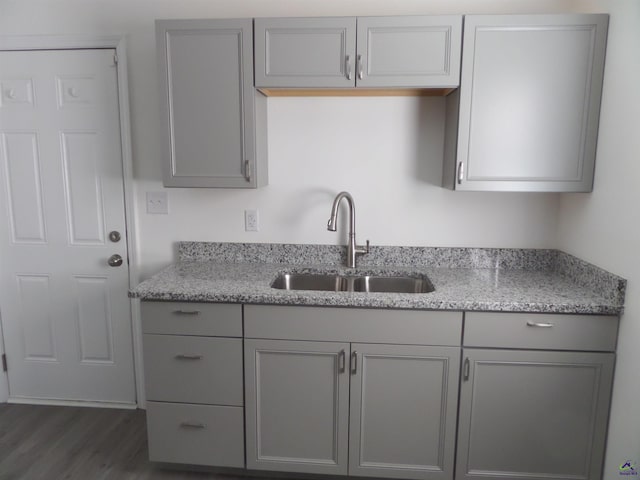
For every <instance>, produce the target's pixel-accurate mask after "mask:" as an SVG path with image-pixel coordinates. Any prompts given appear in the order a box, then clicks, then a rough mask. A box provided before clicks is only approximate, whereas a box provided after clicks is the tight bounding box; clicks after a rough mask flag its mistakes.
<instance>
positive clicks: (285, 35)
mask: <svg viewBox="0 0 640 480" xmlns="http://www.w3.org/2000/svg"><path fill="white" fill-rule="evenodd" d="M255 36H256V55H255V64H256V87H307V88H309V87H353V86H354V85H355V62H356V59H355V53H356V19H355V17H330V18H256V19H255Z"/></svg>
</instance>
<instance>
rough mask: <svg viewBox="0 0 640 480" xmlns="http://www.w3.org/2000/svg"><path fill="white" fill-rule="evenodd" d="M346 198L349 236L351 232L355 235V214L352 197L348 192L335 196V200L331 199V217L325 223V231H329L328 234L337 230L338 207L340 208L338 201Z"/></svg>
mask: <svg viewBox="0 0 640 480" xmlns="http://www.w3.org/2000/svg"><path fill="white" fill-rule="evenodd" d="M343 198H346V200H347V203H348V204H349V219H350V223H351V225H350V227H351V228H350V229H349V234H351V233H352V232H353V233H355V221H356V219H355V217H356V212H355V208H356V207H355V205H354V203H353V197H352V196H351V194H350V193H349V192H340V193H339V194H338V195H336V198H334V199H333V205H331V217H330V218H329V221H328V222H327V230H329V231H330V232H335V231H336V230H337V229H338V225H337V223H338V207H339V206H340V201H341V200H342V199H343Z"/></svg>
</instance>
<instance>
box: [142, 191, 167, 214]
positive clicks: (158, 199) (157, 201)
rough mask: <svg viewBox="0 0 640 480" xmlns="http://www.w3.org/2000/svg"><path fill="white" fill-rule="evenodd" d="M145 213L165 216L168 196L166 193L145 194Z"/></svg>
mask: <svg viewBox="0 0 640 480" xmlns="http://www.w3.org/2000/svg"><path fill="white" fill-rule="evenodd" d="M147 213H152V214H160V215H167V214H168V213H169V196H168V195H167V192H147Z"/></svg>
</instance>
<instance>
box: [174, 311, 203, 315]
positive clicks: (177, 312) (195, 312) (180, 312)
mask: <svg viewBox="0 0 640 480" xmlns="http://www.w3.org/2000/svg"><path fill="white" fill-rule="evenodd" d="M173 313H174V314H175V315H200V310H174V311H173Z"/></svg>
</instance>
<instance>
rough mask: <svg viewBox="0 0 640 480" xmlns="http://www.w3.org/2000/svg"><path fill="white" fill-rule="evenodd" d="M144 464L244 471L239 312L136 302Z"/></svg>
mask: <svg viewBox="0 0 640 480" xmlns="http://www.w3.org/2000/svg"><path fill="white" fill-rule="evenodd" d="M142 332H143V339H142V343H143V358H144V372H145V392H146V396H147V434H148V439H149V458H150V460H152V461H156V462H163V463H182V464H191V465H206V466H219V467H238V468H243V467H244V465H245V464H244V391H243V364H242V361H243V355H242V307H241V306H240V305H224V304H207V303H181V302H142Z"/></svg>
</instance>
